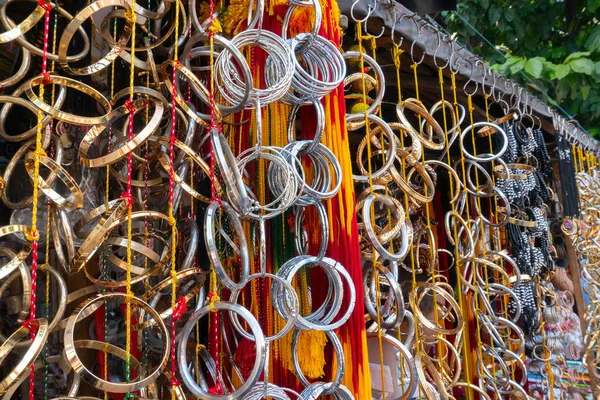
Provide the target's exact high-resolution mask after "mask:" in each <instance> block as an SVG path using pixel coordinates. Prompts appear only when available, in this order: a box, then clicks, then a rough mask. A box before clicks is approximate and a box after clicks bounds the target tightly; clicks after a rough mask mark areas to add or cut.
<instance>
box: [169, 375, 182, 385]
mask: <svg viewBox="0 0 600 400" xmlns="http://www.w3.org/2000/svg"><path fill="white" fill-rule="evenodd" d="M169 385H171V387H177V386H181V382H179V380H178V379H177V378H176V377H175V376H171V379H169Z"/></svg>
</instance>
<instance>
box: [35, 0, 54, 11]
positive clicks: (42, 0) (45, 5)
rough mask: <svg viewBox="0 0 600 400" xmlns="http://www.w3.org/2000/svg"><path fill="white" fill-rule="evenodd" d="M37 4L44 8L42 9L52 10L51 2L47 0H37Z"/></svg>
mask: <svg viewBox="0 0 600 400" xmlns="http://www.w3.org/2000/svg"><path fill="white" fill-rule="evenodd" d="M37 3H38V6H40V7H42V8H43V9H44V11H46V12H48V11H50V10H52V7H53V6H52V3H51V2H49V1H45V0H38V2H37Z"/></svg>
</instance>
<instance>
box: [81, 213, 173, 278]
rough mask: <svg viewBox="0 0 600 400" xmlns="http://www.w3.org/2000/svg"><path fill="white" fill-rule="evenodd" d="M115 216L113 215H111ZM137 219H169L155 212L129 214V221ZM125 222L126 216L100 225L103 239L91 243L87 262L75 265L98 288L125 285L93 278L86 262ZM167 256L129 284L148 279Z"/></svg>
mask: <svg viewBox="0 0 600 400" xmlns="http://www.w3.org/2000/svg"><path fill="white" fill-rule="evenodd" d="M112 215H115V213H113V214H111V216H112ZM138 218H148V219H162V220H164V221H166V222H167V223H168V222H169V217H167V216H166V215H164V214H162V213H159V212H156V211H138V212H134V213H132V214H131V219H132V220H134V219H138ZM126 221H127V215H122V216H121V217H115V218H112V219H110V221H109V220H107V221H106V222H105V223H104V224H103V225H102V229H103V230H104V232H103V238H102V239H101V240H100V241H99V242H97V243H91V244H90V247H91V246H94V244H95V247H94V248H93V251H92V252H91V253H90V254H88V257H87V260H86V261H85V262H82V263H81V264H77V266H78V268H79V269H78V271H79V270H81V268H83V271H84V273H85V276H86V277H87V278H88V279H89V280H90V281H91V282H92V283H94V284H95V285H98V286H102V287H107V288H118V287H123V286H125V285H126V284H127V283H126V281H125V280H122V281H103V280H100V279H97V278H95V277H94V276H92V275H91V274H90V273H89V271H88V269H87V262H88V261H89V260H90V259H91V257H92V256H93V255H94V254H95V252H96V251H97V250H98V248H99V247H100V246H101V245H102V244H103V242H104V240H105V238H106V236H107V235H109V234H110V232H111V231H112V230H113V229H114V228H116V227H117V226H118V225H120V224H122V223H124V222H126ZM175 235H177V232H175ZM90 238H92V236H91V235H90V236H88V238H87V239H86V240H85V242H84V243H83V245H82V246H81V248H80V250H81V249H83V248H84V245H86V243H88V242H89V241H90V240H91V239H90ZM167 255H168V253H167V254H165V256H164V257H163V259H162V260H161V261H160V262H159V263H157V264H156V265H155V266H153V267H152V268H150V269H149V270H147V271H146V272H145V273H144V274H142V275H139V276H136V277H135V278H132V279H131V281H130V283H131V284H134V283H138V282H142V281H144V280H145V279H147V278H149V277H150V276H152V275H154V274H156V273H157V272H159V271H160V269H161V268H162V267H163V266H164V265H165V264H166V263H167V262H168V261H169V257H168V256H167ZM79 265H81V267H79Z"/></svg>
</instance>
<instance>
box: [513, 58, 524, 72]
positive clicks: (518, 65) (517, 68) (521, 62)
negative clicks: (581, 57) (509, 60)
mask: <svg viewBox="0 0 600 400" xmlns="http://www.w3.org/2000/svg"><path fill="white" fill-rule="evenodd" d="M524 67H525V60H519V61H517V62H516V63H514V64H513V65H511V66H510V73H511V74H513V75H514V74H516V73H518V72H519V71H521V70H522V69H523V68H524Z"/></svg>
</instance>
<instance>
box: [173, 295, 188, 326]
mask: <svg viewBox="0 0 600 400" xmlns="http://www.w3.org/2000/svg"><path fill="white" fill-rule="evenodd" d="M186 311H187V303H186V302H185V297H180V298H179V299H177V305H176V306H175V309H174V310H173V322H177V321H179V319H180V318H181V317H183V314H185V312H186Z"/></svg>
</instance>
